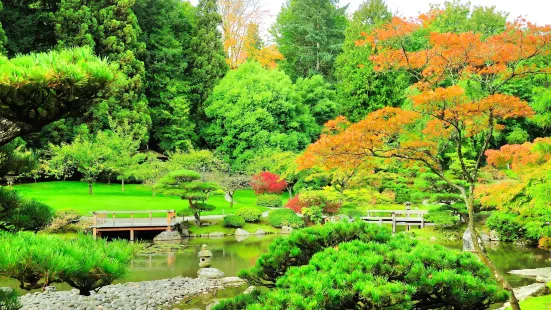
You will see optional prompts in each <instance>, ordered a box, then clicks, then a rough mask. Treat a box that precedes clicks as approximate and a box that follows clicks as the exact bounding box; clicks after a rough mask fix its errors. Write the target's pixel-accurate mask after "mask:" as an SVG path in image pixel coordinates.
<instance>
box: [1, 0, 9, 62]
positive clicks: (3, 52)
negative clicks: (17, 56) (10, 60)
mask: <svg viewBox="0 0 551 310" xmlns="http://www.w3.org/2000/svg"><path fill="white" fill-rule="evenodd" d="M3 9H4V6H3V5H2V1H0V16H1V15H2V14H1V13H2V10H3ZM7 42H8V37H6V32H5V31H4V29H3V28H2V23H1V22H0V55H2V54H5V53H6V49H5V48H4V46H5V45H6V43H7Z"/></svg>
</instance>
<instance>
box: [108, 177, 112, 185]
mask: <svg viewBox="0 0 551 310" xmlns="http://www.w3.org/2000/svg"><path fill="white" fill-rule="evenodd" d="M107 185H111V178H110V177H108V178H107Z"/></svg>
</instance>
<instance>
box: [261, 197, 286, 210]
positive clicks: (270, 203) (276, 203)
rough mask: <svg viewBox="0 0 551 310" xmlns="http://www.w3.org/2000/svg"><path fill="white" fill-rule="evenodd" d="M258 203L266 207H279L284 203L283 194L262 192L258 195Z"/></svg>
mask: <svg viewBox="0 0 551 310" xmlns="http://www.w3.org/2000/svg"><path fill="white" fill-rule="evenodd" d="M256 205H257V206H259V207H266V208H279V207H281V206H282V205H283V200H282V199H281V196H279V195H275V194H262V195H258V197H256Z"/></svg>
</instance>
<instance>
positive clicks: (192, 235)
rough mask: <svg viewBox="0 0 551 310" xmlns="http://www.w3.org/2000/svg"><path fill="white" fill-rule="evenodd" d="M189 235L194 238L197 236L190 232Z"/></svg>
mask: <svg viewBox="0 0 551 310" xmlns="http://www.w3.org/2000/svg"><path fill="white" fill-rule="evenodd" d="M189 236H190V237H191V238H195V237H197V235H196V234H191V235H189Z"/></svg>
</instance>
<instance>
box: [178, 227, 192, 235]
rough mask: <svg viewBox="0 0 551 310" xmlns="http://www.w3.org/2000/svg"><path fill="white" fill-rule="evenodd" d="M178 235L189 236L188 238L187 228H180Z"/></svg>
mask: <svg viewBox="0 0 551 310" xmlns="http://www.w3.org/2000/svg"><path fill="white" fill-rule="evenodd" d="M180 235H181V236H182V237H189V236H190V234H189V230H188V229H187V228H182V229H181V230H180Z"/></svg>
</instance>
